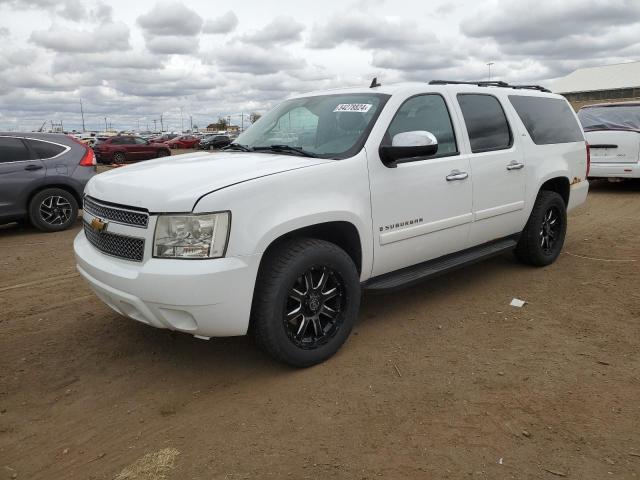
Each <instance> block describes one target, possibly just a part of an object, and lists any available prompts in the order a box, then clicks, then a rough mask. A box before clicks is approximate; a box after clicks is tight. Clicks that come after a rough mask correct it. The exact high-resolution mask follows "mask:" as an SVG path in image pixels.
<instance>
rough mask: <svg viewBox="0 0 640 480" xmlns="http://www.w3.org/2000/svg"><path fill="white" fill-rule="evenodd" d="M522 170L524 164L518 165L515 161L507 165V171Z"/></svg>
mask: <svg viewBox="0 0 640 480" xmlns="http://www.w3.org/2000/svg"><path fill="white" fill-rule="evenodd" d="M521 168H524V163H520V162H518V161H516V160H513V161H512V162H511V163H509V165H507V170H520V169H521Z"/></svg>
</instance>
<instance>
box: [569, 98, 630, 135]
mask: <svg viewBox="0 0 640 480" xmlns="http://www.w3.org/2000/svg"><path fill="white" fill-rule="evenodd" d="M578 118H579V119H580V123H582V128H583V129H584V130H640V104H637V105H627V106H611V107H586V108H582V109H580V111H579V112H578Z"/></svg>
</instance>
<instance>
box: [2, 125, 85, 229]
mask: <svg viewBox="0 0 640 480" xmlns="http://www.w3.org/2000/svg"><path fill="white" fill-rule="evenodd" d="M95 165H96V160H95V156H94V154H93V150H91V148H89V147H87V146H85V145H83V144H82V143H80V142H79V141H77V140H75V139H73V138H71V137H69V136H67V135H64V134H53V133H15V132H6V133H2V132H0V224H1V223H9V222H15V221H23V220H27V219H28V220H29V221H31V223H32V224H33V225H34V226H35V227H36V228H38V229H40V230H42V231H45V232H56V231H60V230H64V229H66V228H68V227H70V226H71V225H72V224H73V223H74V222H75V220H76V218H77V216H78V208H79V205H81V203H82V192H83V191H84V186H85V185H86V184H87V182H88V181H89V179H90V178H91V177H92V176H93V175H95V174H96V166H95Z"/></svg>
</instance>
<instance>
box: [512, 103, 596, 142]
mask: <svg viewBox="0 0 640 480" xmlns="http://www.w3.org/2000/svg"><path fill="white" fill-rule="evenodd" d="M509 101H510V102H511V105H513V108H515V110H516V112H517V113H518V116H519V117H520V120H522V123H524V126H525V127H526V129H527V132H529V135H531V140H533V142H534V143H535V144H536V145H549V144H552V143H569V142H583V141H584V137H583V136H582V130H581V129H580V125H578V122H576V118H575V116H574V115H573V111H572V110H571V107H570V106H569V104H568V103H567V102H566V101H565V100H562V99H559V98H545V97H528V96H524V95H509Z"/></svg>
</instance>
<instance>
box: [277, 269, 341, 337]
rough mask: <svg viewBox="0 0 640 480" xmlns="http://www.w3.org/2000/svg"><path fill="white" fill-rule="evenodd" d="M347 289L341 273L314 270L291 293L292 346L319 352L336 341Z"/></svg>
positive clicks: (286, 322)
mask: <svg viewBox="0 0 640 480" xmlns="http://www.w3.org/2000/svg"><path fill="white" fill-rule="evenodd" d="M344 295H345V291H344V285H343V283H342V280H341V279H340V276H339V274H338V273H337V272H335V271H334V270H332V269H331V268H329V267H327V266H314V267H311V268H309V269H308V270H307V271H306V272H305V273H304V274H303V275H300V276H299V277H298V278H297V279H296V281H295V283H294V284H293V286H292V287H291V288H290V289H289V296H288V298H287V299H286V308H285V312H286V313H285V317H284V327H285V330H286V332H287V336H288V337H289V339H290V340H291V342H292V343H293V344H294V345H296V346H298V347H299V348H303V349H307V350H309V349H315V348H318V347H319V346H321V345H324V344H326V343H327V342H328V341H329V340H331V338H333V337H334V336H335V335H336V333H337V332H338V330H339V329H340V326H341V324H342V315H341V313H342V301H343V297H344Z"/></svg>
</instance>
